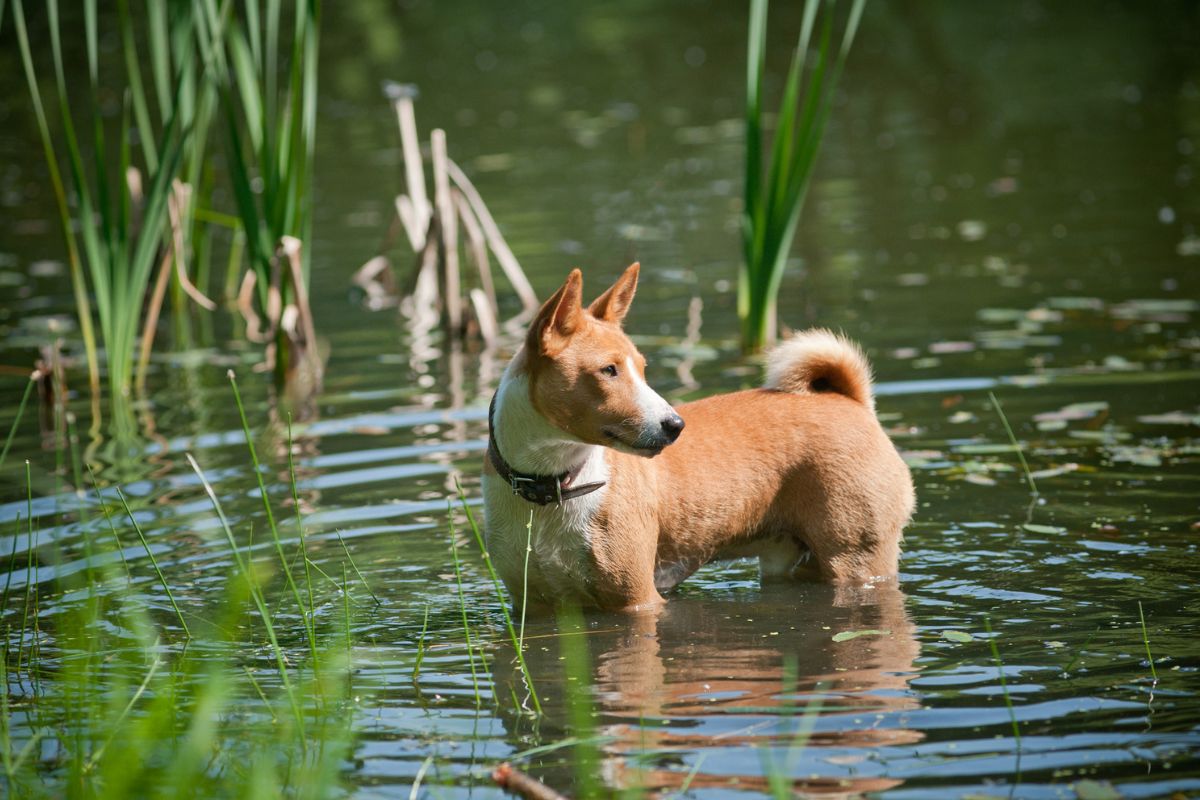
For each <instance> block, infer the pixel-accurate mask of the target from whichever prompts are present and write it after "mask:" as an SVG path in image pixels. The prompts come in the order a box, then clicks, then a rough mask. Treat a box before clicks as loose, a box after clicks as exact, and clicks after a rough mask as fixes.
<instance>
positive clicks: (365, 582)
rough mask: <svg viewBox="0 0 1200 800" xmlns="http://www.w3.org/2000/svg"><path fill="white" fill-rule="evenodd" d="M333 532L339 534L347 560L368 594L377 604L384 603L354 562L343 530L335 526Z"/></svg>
mask: <svg viewBox="0 0 1200 800" xmlns="http://www.w3.org/2000/svg"><path fill="white" fill-rule="evenodd" d="M333 534H334V535H335V536H337V540H338V542H339V543H340V544H341V545H342V552H343V553H345V554H346V560H347V561H349V562H350V569H352V570H354V574H355V575H357V576H358V579H359V581H361V582H362V585H363V588H364V589H366V590H367V594H369V595H371V599H372V600H374V601H375V605H377V606H380V605H383V603H382V602H381V601H380V600H379V598H378V597H377V596H376V594H375V592H374V590H373V589H371V584H369V583H367V579H366V576H364V575H363V574H362V570H360V569H359V568H358V565H357V564H355V563H354V556H352V555H350V548H349V547H347V546H346V540H345V539H343V538H342V532H341V531H339V530H338V529H337V528H334V529H333Z"/></svg>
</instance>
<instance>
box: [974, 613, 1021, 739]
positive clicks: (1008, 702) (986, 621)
mask: <svg viewBox="0 0 1200 800" xmlns="http://www.w3.org/2000/svg"><path fill="white" fill-rule="evenodd" d="M983 627H984V629H985V630H986V631H987V632H988V646H989V647H990V648H991V650H992V658H993V659H994V660H995V662H996V670H997V671H998V672H999V675H1000V691H1001V692H1002V693H1003V694H1004V705H1005V707H1006V708H1007V709H1008V719H1009V721H1010V722H1011V723H1012V732H1013V741H1015V742H1016V746H1017V753H1018V757H1019V755H1020V752H1021V729H1020V728H1019V727H1018V726H1017V712H1016V711H1015V710H1014V709H1013V703H1012V697H1011V696H1010V695H1009V693H1008V680H1007V679H1006V678H1005V676H1004V662H1003V661H1002V660H1001V659H1000V648H999V647H998V646H997V645H996V637H995V636H993V635H992V620H991V618H990V617H984V618H983Z"/></svg>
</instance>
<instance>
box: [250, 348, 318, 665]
mask: <svg viewBox="0 0 1200 800" xmlns="http://www.w3.org/2000/svg"><path fill="white" fill-rule="evenodd" d="M227 375H228V376H229V385H230V386H232V387H233V399H234V402H235V403H237V409H238V416H239V417H240V418H241V420H242V433H243V434H244V435H245V437H246V449H247V450H249V451H250V462H251V463H252V464H253V465H254V477H255V478H256V479H257V480H258V494H259V497H261V498H262V504H263V510H264V511H266V513H267V527H268V528H269V529H270V530H271V538H272V539H274V541H275V552H276V553H277V554H278V555H279V563H280V564H282V565H283V575H284V577H285V578H286V579H287V585H288V588H289V589H291V591H292V597H294V598H295V600H296V607H297V608H299V609H300V616H301V617H303V618H304V633H305V634H306V635H307V637H308V650H309V653H311V655H312V660H313V673H314V674H315V675H317V676H320V672H321V659H320V656H319V655H318V653H317V637H316V633H315V631H314V630H313V621H312V619H311V618H310V617H309V615H308V614H306V613H305V609H304V600H302V599H301V597H300V587H299V586H297V585H296V579H295V577H294V576H293V575H292V567H291V564H289V563H288V560H287V556H286V555H284V553H283V542H282V541H281V540H280V538H279V528H278V526H276V524H275V513H274V512H273V511H272V510H271V499H270V497H268V496H267V484H266V482H265V481H264V480H263V476H262V465H261V464H260V463H259V461H258V451H257V450H255V449H254V440H253V439H252V438H251V436H250V422H249V420H247V419H246V407H245V406H244V405H242V393H241V392H240V391H238V384H237V376H236V375H235V374H234V372H233V370H229V372H228V373H227ZM302 552H303V551H302ZM320 685H321V683H320V681H319V680H318V681H317V686H318V687H319V686H320Z"/></svg>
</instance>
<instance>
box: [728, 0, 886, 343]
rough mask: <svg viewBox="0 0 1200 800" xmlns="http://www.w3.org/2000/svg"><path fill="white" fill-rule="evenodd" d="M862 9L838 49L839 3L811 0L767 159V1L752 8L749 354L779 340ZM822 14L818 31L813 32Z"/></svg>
mask: <svg viewBox="0 0 1200 800" xmlns="http://www.w3.org/2000/svg"><path fill="white" fill-rule="evenodd" d="M865 3H866V0H852V2H851V5H850V12H849V16H848V18H847V19H846V21H845V24H844V28H843V30H842V34H841V37H840V41H839V42H838V43H837V44H836V45H835V42H834V39H835V36H834V27H835V23H834V17H835V7H836V3H835V2H834V0H806V2H805V4H804V17H803V22H802V25H801V28H800V36H799V39H798V41H797V43H796V49H795V51H794V53H793V55H792V61H791V66H790V67H789V69H788V74H787V82H786V84H785V86H784V90H783V98H782V100H781V102H780V105H779V109H778V111H777V112H776V122H775V131H774V135H773V139H772V140H771V142H770V147H769V150H770V153H769V155H767V156H765V157H764V144H765V143H766V142H765V139H766V138H767V137H766V136H765V134H764V117H765V116H766V113H767V112H766V110H765V108H764V103H763V97H762V87H763V74H764V71H765V62H766V50H767V4H768V0H752V2H751V5H750V33H749V38H748V43H747V53H746V112H745V122H746V163H745V198H744V208H743V217H742V244H743V249H744V253H743V263H742V267H741V269H740V270H739V272H738V318H739V319H740V320H741V330H742V346H743V348H745V349H746V350H747V351H751V352H754V351H758V350H761V349H762V348H763V347H765V346H766V345H768V344H770V343H771V342H772V341H773V340H774V339H775V336H776V327H777V322H776V320H777V315H776V309H777V299H778V296H779V286H780V283H781V281H782V280H783V273H784V270H785V269H786V267H787V261H788V256H789V254H790V252H791V249H792V242H793V240H794V239H795V236H796V229H797V226H798V224H799V221H800V212H801V210H802V209H803V207H804V199H805V196H806V195H807V194H808V187H809V184H810V182H811V180H812V175H813V167H814V165H815V164H816V159H817V154H818V151H819V150H820V146H821V138H822V135H823V133H824V130H825V123H826V121H827V120H828V119H829V113H830V109H831V106H832V102H833V93H834V87H835V86H836V85H837V81H838V78H839V77H840V76H841V73H842V69H843V67H844V65H845V62H846V56H847V55H848V54H849V52H850V47H851V45H852V44H853V43H854V35H855V33H856V32H857V30H858V23H859V20H860V19H861V17H862V11H863V6H864V5H865ZM818 16H819V17H821V21H820V30H819V31H816V30H815V29H816V28H817V24H818V20H817V18H818ZM814 33H815V34H816V38H815V41H814ZM806 72H807V77H805V73H806ZM802 84H803V87H802Z"/></svg>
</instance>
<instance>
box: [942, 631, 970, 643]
mask: <svg viewBox="0 0 1200 800" xmlns="http://www.w3.org/2000/svg"><path fill="white" fill-rule="evenodd" d="M942 638H943V639H946V640H948V641H951V642H959V643H960V644H966V643H967V642H973V641H975V637H974V636H972V635H971V634H969V633H967V632H966V631H951V630H946V631H942Z"/></svg>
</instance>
